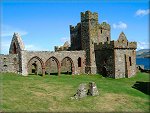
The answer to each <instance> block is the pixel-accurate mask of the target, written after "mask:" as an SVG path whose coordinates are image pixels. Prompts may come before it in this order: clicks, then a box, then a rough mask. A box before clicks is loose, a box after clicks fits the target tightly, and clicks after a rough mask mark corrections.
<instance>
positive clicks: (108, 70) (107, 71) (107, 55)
mask: <svg viewBox="0 0 150 113" xmlns="http://www.w3.org/2000/svg"><path fill="white" fill-rule="evenodd" d="M95 57H96V66H97V73H99V74H101V75H103V76H105V77H111V78H115V69H114V68H115V62H114V50H113V49H99V50H95Z"/></svg>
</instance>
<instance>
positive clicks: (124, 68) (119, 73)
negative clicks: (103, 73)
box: [115, 49, 136, 78]
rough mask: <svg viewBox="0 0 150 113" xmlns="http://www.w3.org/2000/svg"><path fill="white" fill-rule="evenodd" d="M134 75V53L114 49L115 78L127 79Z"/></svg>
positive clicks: (130, 50) (132, 51)
mask: <svg viewBox="0 0 150 113" xmlns="http://www.w3.org/2000/svg"><path fill="white" fill-rule="evenodd" d="M135 74H136V51H135V50H132V49H115V78H125V77H127V78H129V77H131V76H133V75H135Z"/></svg>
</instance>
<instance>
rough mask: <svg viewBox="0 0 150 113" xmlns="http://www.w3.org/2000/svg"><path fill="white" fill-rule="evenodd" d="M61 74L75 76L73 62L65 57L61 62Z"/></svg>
mask: <svg viewBox="0 0 150 113" xmlns="http://www.w3.org/2000/svg"><path fill="white" fill-rule="evenodd" d="M61 73H63V74H75V67H74V63H73V60H72V59H71V58H70V57H65V58H63V59H62V61H61Z"/></svg>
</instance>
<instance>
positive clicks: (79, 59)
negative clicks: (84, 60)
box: [78, 57, 81, 67]
mask: <svg viewBox="0 0 150 113" xmlns="http://www.w3.org/2000/svg"><path fill="white" fill-rule="evenodd" d="M78 67H81V58H80V57H79V58H78Z"/></svg>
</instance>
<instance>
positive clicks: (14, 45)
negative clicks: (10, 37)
mask: <svg viewBox="0 0 150 113" xmlns="http://www.w3.org/2000/svg"><path fill="white" fill-rule="evenodd" d="M13 54H17V47H16V44H15V42H14V43H13Z"/></svg>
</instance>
